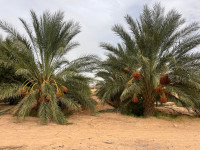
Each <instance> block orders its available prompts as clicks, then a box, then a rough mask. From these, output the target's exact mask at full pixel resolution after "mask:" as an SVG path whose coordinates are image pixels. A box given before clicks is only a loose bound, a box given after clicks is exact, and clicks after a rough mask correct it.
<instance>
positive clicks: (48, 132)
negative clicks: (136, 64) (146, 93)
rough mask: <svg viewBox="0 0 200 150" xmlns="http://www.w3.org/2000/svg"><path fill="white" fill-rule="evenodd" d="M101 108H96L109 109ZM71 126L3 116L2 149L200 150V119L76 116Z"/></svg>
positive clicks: (72, 119)
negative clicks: (44, 123) (43, 123)
mask: <svg viewBox="0 0 200 150" xmlns="http://www.w3.org/2000/svg"><path fill="white" fill-rule="evenodd" d="M109 108H111V107H110V106H108V105H105V106H101V105H98V107H97V109H98V110H102V109H109ZM68 121H69V122H71V123H72V124H71V125H57V124H55V123H50V124H48V125H45V126H44V125H40V124H39V120H38V118H33V117H28V118H27V119H26V120H25V121H23V122H20V121H19V120H17V119H16V118H14V117H12V115H10V114H7V115H2V116H0V150H2V149H3V150H11V149H12V150H199V149H200V119H198V118H196V119H190V118H179V119H158V118H154V117H151V118H135V117H131V116H124V115H121V114H119V113H114V112H112V113H99V114H96V115H95V116H91V115H90V114H88V113H87V112H80V113H76V114H74V115H72V116H70V117H69V118H68Z"/></svg>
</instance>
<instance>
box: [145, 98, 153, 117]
mask: <svg viewBox="0 0 200 150" xmlns="http://www.w3.org/2000/svg"><path fill="white" fill-rule="evenodd" d="M154 110H155V109H154V100H153V99H151V98H147V99H145V102H144V116H153V115H154Z"/></svg>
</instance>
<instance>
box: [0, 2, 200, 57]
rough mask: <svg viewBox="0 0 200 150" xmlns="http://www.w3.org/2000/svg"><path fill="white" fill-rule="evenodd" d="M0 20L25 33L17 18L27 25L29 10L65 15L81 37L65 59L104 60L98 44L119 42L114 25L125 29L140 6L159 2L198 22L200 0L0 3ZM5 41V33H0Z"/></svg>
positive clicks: (139, 10) (77, 38)
mask: <svg viewBox="0 0 200 150" xmlns="http://www.w3.org/2000/svg"><path fill="white" fill-rule="evenodd" d="M0 2H1V3H0V4H1V5H0V20H4V21H7V22H8V23H11V24H12V25H14V26H15V27H16V28H17V29H18V30H19V31H20V32H21V33H25V32H24V30H23V28H22V25H21V23H20V21H19V19H18V18H19V17H20V18H23V19H25V20H26V21H27V22H29V23H31V18H30V9H33V10H34V11H35V12H36V13H37V14H38V15H40V14H42V12H44V11H45V10H49V11H50V12H55V11H57V10H62V11H64V12H65V20H71V19H73V20H74V21H76V22H79V23H80V25H81V31H82V32H81V33H79V34H78V36H77V37H76V38H75V40H77V41H78V42H79V43H80V46H79V47H77V48H76V49H74V50H72V51H71V52H70V53H69V55H68V58H69V59H70V60H71V59H74V58H77V57H78V56H80V55H84V54H96V55H98V56H99V57H101V58H105V56H104V54H105V51H104V50H103V49H102V48H100V47H99V43H100V42H109V43H112V44H116V43H117V42H119V38H118V37H117V36H116V35H115V34H114V33H113V32H112V31H111V28H112V26H113V25H115V24H122V25H124V26H126V23H125V20H124V16H125V15H126V14H129V15H130V16H132V17H133V18H134V19H136V18H137V17H138V16H139V14H140V13H141V11H142V7H143V5H144V4H148V5H150V6H152V5H153V4H154V3H156V2H160V3H161V5H162V6H163V7H165V8H166V11H167V10H170V9H172V8H175V9H176V10H177V11H178V12H179V13H181V14H182V16H183V17H184V18H185V19H186V21H187V22H188V23H190V22H193V21H197V22H200V0H160V1H157V0H0ZM0 34H1V35H3V36H4V37H5V33H4V32H3V31H2V30H0Z"/></svg>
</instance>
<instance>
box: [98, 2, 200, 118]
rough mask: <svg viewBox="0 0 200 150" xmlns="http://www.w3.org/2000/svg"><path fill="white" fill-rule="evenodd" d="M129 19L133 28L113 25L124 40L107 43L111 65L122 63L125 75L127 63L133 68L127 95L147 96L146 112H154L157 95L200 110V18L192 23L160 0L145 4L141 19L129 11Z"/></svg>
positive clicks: (104, 44)
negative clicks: (199, 48)
mask: <svg viewBox="0 0 200 150" xmlns="http://www.w3.org/2000/svg"><path fill="white" fill-rule="evenodd" d="M125 19H126V22H127V24H128V25H129V29H130V33H128V32H127V31H126V30H125V29H124V28H123V27H122V26H121V25H115V26H114V27H113V31H114V32H115V33H116V34H117V35H118V36H119V37H120V38H121V39H122V41H123V43H122V44H118V47H115V46H112V45H111V44H107V43H103V44H101V46H102V47H103V48H104V49H106V50H108V51H109V52H110V53H109V55H108V56H109V57H108V59H107V61H108V62H109V65H108V66H107V67H109V68H110V70H113V68H115V69H116V68H118V71H121V72H122V74H121V76H120V77H123V76H124V75H123V72H124V71H123V69H122V68H124V70H125V71H126V72H127V71H128V72H129V73H128V75H129V79H128V80H129V81H128V82H127V83H126V85H125V88H124V90H123V92H122V93H121V95H120V98H121V100H122V101H123V100H126V99H127V98H129V97H131V96H132V97H133V98H132V101H133V102H138V99H139V100H140V98H141V96H142V99H143V100H144V115H145V116H152V115H153V114H154V105H155V101H156V99H157V98H159V99H160V102H161V103H165V102H166V101H167V100H169V101H175V102H176V103H179V104H181V105H183V106H185V107H190V108H192V109H193V110H195V111H197V112H199V110H200V109H199V108H200V107H199V106H200V94H199V93H200V78H199V74H200V71H199V70H200V53H199V51H197V49H196V50H195V48H198V46H199V44H200V34H199V33H198V31H199V25H198V23H191V24H187V25H186V24H185V20H184V19H182V17H181V15H180V14H179V13H178V12H177V11H176V10H171V11H169V12H168V13H165V11H164V8H162V7H161V6H160V4H155V5H154V6H153V8H152V9H150V8H149V7H148V6H147V5H145V6H144V9H143V12H142V14H141V15H140V17H139V19H138V20H133V19H132V18H131V16H129V15H127V16H126V17H125ZM119 45H121V46H119ZM121 58H125V59H121ZM106 70H108V69H106ZM107 72H108V71H107ZM109 73H111V72H109ZM101 76H102V75H101ZM102 82H105V84H107V83H108V82H109V81H108V80H104V81H102ZM102 85H103V84H102ZM100 87H102V86H100ZM107 88H108V87H107ZM119 88H120V86H118V89H119ZM115 89H116V90H117V88H115ZM105 93H106V94H107V95H109V94H111V92H110V91H109V90H108V89H107V90H106V89H104V91H102V93H101V95H104V94H105ZM130 101H131V99H130Z"/></svg>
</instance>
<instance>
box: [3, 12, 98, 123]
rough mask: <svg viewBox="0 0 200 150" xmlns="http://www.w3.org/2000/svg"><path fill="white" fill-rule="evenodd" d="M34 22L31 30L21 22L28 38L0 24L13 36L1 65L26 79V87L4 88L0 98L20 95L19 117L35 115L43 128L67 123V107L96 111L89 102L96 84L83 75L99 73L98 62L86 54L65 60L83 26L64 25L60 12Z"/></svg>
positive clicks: (7, 25)
mask: <svg viewBox="0 0 200 150" xmlns="http://www.w3.org/2000/svg"><path fill="white" fill-rule="evenodd" d="M31 18H32V25H29V24H27V22H26V21H25V20H23V19H21V18H20V21H21V22H22V24H23V26H24V29H25V31H26V33H27V36H23V35H21V34H20V33H19V32H17V30H16V29H15V28H14V27H12V26H11V25H9V24H8V23H6V22H3V21H0V27H1V29H3V30H4V31H6V32H7V33H8V35H9V39H7V40H6V41H5V42H2V43H1V51H2V54H1V60H3V64H4V65H12V66H13V67H14V69H15V70H16V74H17V75H21V76H23V77H24V78H25V79H26V81H25V82H24V83H23V84H21V85H20V84H15V85H13V86H6V85H5V87H4V89H5V90H3V92H2V91H1V93H0V94H1V98H8V97H11V96H21V97H22V100H21V101H20V103H19V104H18V105H17V106H16V108H15V111H14V115H16V116H18V117H22V118H24V117H26V116H27V115H29V114H30V113H31V112H32V111H33V110H36V111H37V113H38V116H39V117H40V118H41V122H42V123H48V121H50V120H53V121H55V122H57V123H59V124H65V123H66V119H65V116H64V114H63V113H62V109H64V108H67V109H73V110H79V109H80V108H81V106H83V107H87V108H89V109H90V110H92V111H94V105H95V101H94V100H93V99H91V98H90V89H89V85H88V84H89V82H90V80H91V79H90V78H87V77H84V76H83V74H82V73H83V72H87V71H91V70H93V69H94V68H95V62H96V61H97V57H96V56H93V55H87V56H84V57H80V58H78V59H76V60H73V61H68V60H67V59H66V58H65V56H66V54H67V53H68V52H69V51H70V50H71V49H73V48H75V47H76V46H78V45H79V44H78V43H77V42H74V41H72V39H73V38H74V37H75V36H76V35H77V34H78V33H79V32H80V26H79V24H78V23H74V22H73V21H68V22H65V21H64V14H63V12H60V11H59V12H56V13H54V14H51V13H49V12H45V13H43V15H42V16H41V17H38V16H37V15H36V13H35V12H34V11H31ZM6 91H7V92H6Z"/></svg>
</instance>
